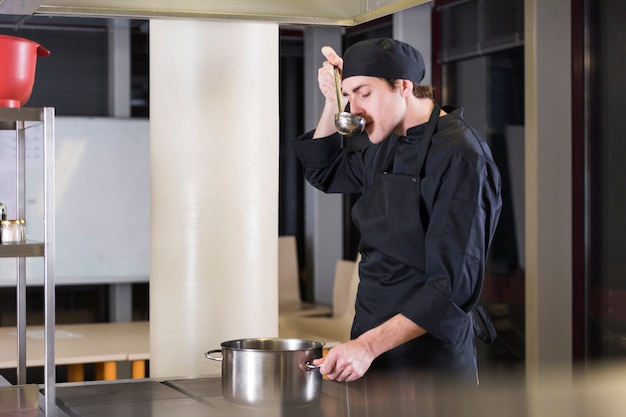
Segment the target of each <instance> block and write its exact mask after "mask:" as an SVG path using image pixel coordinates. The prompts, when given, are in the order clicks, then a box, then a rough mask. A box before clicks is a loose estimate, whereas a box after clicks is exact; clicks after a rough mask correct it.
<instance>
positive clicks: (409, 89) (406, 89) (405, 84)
mask: <svg viewBox="0 0 626 417" xmlns="http://www.w3.org/2000/svg"><path fill="white" fill-rule="evenodd" d="M401 82H402V96H404V97H408V96H410V95H413V81H409V80H401Z"/></svg>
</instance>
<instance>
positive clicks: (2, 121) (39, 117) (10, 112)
mask: <svg viewBox="0 0 626 417" xmlns="http://www.w3.org/2000/svg"><path fill="white" fill-rule="evenodd" d="M44 112H45V108H43V107H22V108H16V109H13V108H3V107H0V130H17V129H18V123H22V122H28V123H27V124H26V125H25V126H24V127H26V128H28V127H30V126H34V125H36V124H39V123H41V122H42V121H43V120H44V117H45V115H44Z"/></svg>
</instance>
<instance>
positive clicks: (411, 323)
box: [294, 38, 502, 383]
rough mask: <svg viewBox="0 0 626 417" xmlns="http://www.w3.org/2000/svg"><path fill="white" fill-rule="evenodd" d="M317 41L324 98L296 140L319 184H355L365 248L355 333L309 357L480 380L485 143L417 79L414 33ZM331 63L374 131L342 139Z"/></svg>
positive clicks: (419, 64)
mask: <svg viewBox="0 0 626 417" xmlns="http://www.w3.org/2000/svg"><path fill="white" fill-rule="evenodd" d="M322 53H323V55H324V56H325V57H326V59H327V60H326V62H324V64H323V66H322V68H320V70H319V72H318V84H319V87H320V90H321V91H322V93H323V94H324V96H325V98H326V101H325V105H324V109H323V112H322V115H321V117H320V120H319V122H318V124H317V127H316V129H315V131H314V132H309V133H307V134H304V135H302V136H301V137H299V138H298V139H297V140H296V141H295V142H294V149H295V151H296V154H297V155H298V157H299V158H300V160H301V161H302V163H303V165H304V167H305V176H306V178H307V180H308V181H309V182H310V183H311V184H312V185H314V186H315V187H317V188H319V189H320V190H322V191H325V192H341V193H356V192H359V193H361V197H360V198H359V200H358V201H357V203H356V204H355V206H354V208H353V210H352V217H353V220H354V222H355V224H356V226H357V227H358V228H359V231H360V233H361V242H360V243H359V251H360V253H361V255H362V260H361V263H360V265H359V277H360V283H359V292H358V296H357V302H356V305H355V312H356V314H355V319H354V323H353V326H352V332H351V333H352V334H351V340H350V341H347V342H345V343H342V344H339V345H338V346H336V347H335V348H333V349H331V350H330V352H329V353H328V355H327V356H326V357H325V358H323V359H319V360H317V361H315V364H321V367H320V372H321V373H322V374H323V375H326V376H327V377H328V378H329V379H333V380H337V381H354V380H356V379H359V378H361V377H362V376H363V375H364V374H365V372H366V371H368V369H370V368H372V369H381V370H390V371H392V370H415V371H434V372H436V373H440V374H445V375H451V376H454V377H459V378H461V379H463V380H469V381H472V382H473V383H477V366H476V347H475V342H474V330H473V317H472V314H471V311H472V309H473V308H474V307H475V305H476V303H477V302H478V299H479V297H480V292H481V289H482V282H483V277H484V270H485V263H486V259H487V252H488V249H489V245H490V243H491V239H492V237H493V233H494V231H495V227H496V224H497V221H498V218H499V215H500V210H501V206H502V202H501V198H500V187H501V185H500V174H499V171H498V168H497V167H496V165H495V163H494V161H493V158H492V156H491V152H490V150H489V148H488V146H487V144H486V143H485V142H484V140H483V139H482V138H480V137H479V135H478V134H477V133H476V132H475V131H474V130H473V129H472V128H471V127H470V126H469V125H468V124H467V123H466V122H465V121H464V120H463V111H462V109H461V108H455V107H445V108H443V109H440V108H439V106H438V105H437V104H436V103H435V102H434V101H433V95H432V88H431V87H430V86H424V85H420V82H421V81H422V79H423V77H424V72H425V66H424V60H423V58H422V55H421V54H420V53H419V51H417V50H415V49H414V48H413V47H411V46H410V45H408V44H406V43H404V42H399V41H396V40H393V39H389V38H381V39H371V40H366V41H362V42H359V43H357V44H355V45H353V46H352V47H350V48H348V50H347V51H346V53H345V56H344V58H343V59H341V58H340V57H339V56H338V55H337V54H336V53H335V51H334V50H333V49H332V48H330V47H324V48H322ZM335 67H338V68H340V69H341V71H342V86H341V88H342V92H343V97H344V98H345V99H346V100H347V101H348V102H349V106H350V111H351V112H352V113H356V114H358V115H360V116H362V117H364V118H365V121H366V124H365V132H366V133H367V135H368V138H369V141H370V142H371V143H370V144H369V145H367V146H365V147H364V148H362V149H359V150H358V151H348V150H346V149H343V148H342V147H341V137H340V136H339V135H338V134H337V132H336V130H335V126H334V114H335V113H336V109H337V107H338V105H337V96H336V92H335V85H334V78H333V70H334V68H335ZM346 140H350V139H349V138H347V139H346Z"/></svg>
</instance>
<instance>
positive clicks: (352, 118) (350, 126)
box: [334, 67, 365, 136]
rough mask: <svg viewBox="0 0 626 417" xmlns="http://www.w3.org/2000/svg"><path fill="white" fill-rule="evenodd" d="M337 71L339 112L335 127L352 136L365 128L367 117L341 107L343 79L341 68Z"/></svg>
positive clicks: (336, 82) (335, 70)
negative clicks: (341, 79)
mask: <svg viewBox="0 0 626 417" xmlns="http://www.w3.org/2000/svg"><path fill="white" fill-rule="evenodd" d="M334 72H335V93H336V94H337V106H338V109H339V113H335V129H337V132H339V133H340V134H342V135H344V136H352V135H353V134H355V133H361V132H362V131H363V129H364V128H365V119H364V118H363V117H361V116H359V115H358V114H354V113H349V112H347V111H343V109H342V108H341V81H340V80H339V68H337V67H335V68H334Z"/></svg>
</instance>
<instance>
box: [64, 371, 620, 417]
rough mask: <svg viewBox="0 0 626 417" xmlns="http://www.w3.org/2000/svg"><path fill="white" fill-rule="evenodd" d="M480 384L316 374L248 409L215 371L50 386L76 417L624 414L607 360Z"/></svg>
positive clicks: (535, 416)
mask: <svg viewBox="0 0 626 417" xmlns="http://www.w3.org/2000/svg"><path fill="white" fill-rule="evenodd" d="M485 379H486V380H484V381H483V383H482V384H481V387H480V388H468V387H467V386H458V385H457V386H455V385H452V384H449V383H448V384H433V383H432V380H430V379H429V378H428V377H426V376H423V375H420V376H416V375H412V376H410V375H404V376H402V375H394V376H390V377H386V378H365V379H361V380H359V381H357V382H354V383H350V384H346V383H337V382H332V381H326V380H324V381H323V384H322V394H321V396H320V398H319V400H318V401H315V402H314V403H312V404H309V405H306V406H301V407H292V408H280V409H269V408H252V407H242V406H237V405H233V404H230V403H229V402H227V401H226V400H225V399H224V397H223V396H222V393H221V378H220V377H219V376H216V377H206V378H189V379H184V378H181V379H170V380H163V381H156V380H149V379H145V380H127V381H110V382H83V383H64V384H58V385H57V390H56V394H57V405H58V406H59V408H60V409H61V410H62V411H63V413H64V414H67V415H68V416H80V417H144V416H146V417H147V416H152V417H161V416H162V417H196V416H206V417H209V416H225V417H230V416H233V417H234V416H237V417H251V416H254V417H257V416H263V417H272V416H280V417H292V416H293V417H308V416H311V417H313V416H315V417H353V416H359V417H360V416H367V417H390V416H393V417H404V416H419V417H465V416H468V417H469V416H476V417H490V416H493V417H502V416H506V417H540V416H550V417H591V416H593V417H623V415H624V410H626V366H621V365H617V364H613V365H611V366H609V367H606V368H603V369H598V370H594V371H588V370H587V371H585V373H584V375H581V374H580V373H578V372H572V371H571V370H569V371H568V370H566V371H564V372H557V371H555V372H550V371H545V372H543V373H542V375H540V377H539V378H537V379H536V380H535V381H534V382H529V381H528V378H520V377H519V375H518V374H516V373H506V374H503V375H501V376H499V377H498V378H485Z"/></svg>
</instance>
